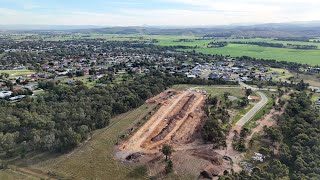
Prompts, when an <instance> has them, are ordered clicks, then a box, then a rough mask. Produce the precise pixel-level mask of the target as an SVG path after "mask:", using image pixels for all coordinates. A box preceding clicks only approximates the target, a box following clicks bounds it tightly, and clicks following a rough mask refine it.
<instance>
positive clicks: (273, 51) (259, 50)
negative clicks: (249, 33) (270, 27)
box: [157, 36, 320, 65]
mask: <svg viewBox="0 0 320 180" xmlns="http://www.w3.org/2000/svg"><path fill="white" fill-rule="evenodd" d="M194 38H195V37H193V36H190V39H194ZM211 41H213V40H193V41H192V42H176V41H174V40H170V39H159V42H158V43H157V45H160V46H190V47H192V48H190V49H189V50H188V51H192V50H195V51H196V52H200V53H205V54H222V55H230V56H234V57H239V56H251V57H255V58H262V59H275V60H279V61H289V62H296V63H302V64H310V65H319V64H320V59H319V57H320V50H319V47H320V46H319V43H313V42H299V41H277V40H273V39H262V38H252V39H226V40H220V41H227V42H232V41H242V42H268V43H282V44H288V43H290V44H297V45H316V46H318V49H313V50H302V49H290V48H274V47H261V46H257V45H249V44H232V43H230V44H228V45H227V46H225V47H220V48H207V44H208V43H209V42H211ZM195 46H197V48H196V49H193V48H194V47H195Z"/></svg>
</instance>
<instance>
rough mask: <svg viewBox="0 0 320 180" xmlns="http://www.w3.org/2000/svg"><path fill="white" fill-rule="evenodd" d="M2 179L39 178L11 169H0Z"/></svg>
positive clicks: (32, 179) (30, 179) (35, 179)
mask: <svg viewBox="0 0 320 180" xmlns="http://www.w3.org/2000/svg"><path fill="white" fill-rule="evenodd" d="M0 179H3V180H38V178H34V177H32V176H29V175H26V174H22V173H19V172H16V171H12V170H11V169H6V170H0Z"/></svg>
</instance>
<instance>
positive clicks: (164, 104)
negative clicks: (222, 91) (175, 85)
mask: <svg viewBox="0 0 320 180" xmlns="http://www.w3.org/2000/svg"><path fill="white" fill-rule="evenodd" d="M205 99H206V96H205V94H204V93H201V92H199V91H198V92H196V91H175V90H168V91H165V92H163V93H161V94H159V95H158V96H156V97H153V98H151V99H149V100H147V103H157V104H161V107H160V108H159V110H158V111H157V112H156V113H155V114H153V116H152V117H151V118H150V119H149V120H148V121H147V122H146V123H145V124H144V125H143V126H142V127H141V128H140V129H139V130H138V131H136V132H135V133H134V134H133V135H132V136H131V137H130V138H129V139H128V140H127V141H125V142H124V143H123V144H122V145H121V146H120V147H119V151H118V152H117V154H116V155H117V157H118V158H119V159H125V158H127V159H129V158H128V156H130V155H131V154H134V153H141V154H154V153H158V152H159V149H161V148H162V145H163V144H165V143H168V144H172V145H176V146H179V145H183V144H186V143H188V142H190V141H192V139H193V137H194V135H195V134H196V133H197V132H198V131H199V128H200V125H201V123H202V122H201V121H202V120H203V119H204V118H203V116H204V113H203V111H202V107H203V105H204V102H205Z"/></svg>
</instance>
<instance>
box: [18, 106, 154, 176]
mask: <svg viewBox="0 0 320 180" xmlns="http://www.w3.org/2000/svg"><path fill="white" fill-rule="evenodd" d="M154 108H156V104H145V105H142V106H141V107H139V108H137V109H135V110H133V111H130V112H128V113H125V114H122V115H119V116H117V117H115V118H113V119H112V121H111V123H110V125H109V126H108V127H107V128H105V129H101V130H98V131H96V132H95V133H94V136H93V137H92V138H91V140H89V141H88V142H87V143H85V144H84V145H82V146H81V147H79V148H77V149H76V150H74V151H73V152H71V153H69V154H65V155H62V156H60V157H52V158H50V156H48V155H46V156H45V159H41V160H40V161H39V160H38V161H37V162H35V161H32V159H31V158H30V159H29V160H27V159H28V158H27V159H26V160H24V162H21V165H26V166H28V165H30V166H29V167H30V168H32V169H38V170H41V171H43V172H50V173H54V174H58V175H59V176H62V177H65V178H70V179H128V174H129V173H131V174H130V175H132V173H135V172H139V171H137V170H135V168H136V166H129V165H125V164H122V163H120V162H118V161H117V160H115V159H114V157H113V154H114V148H115V144H116V143H117V142H118V140H119V136H120V135H121V134H122V133H123V132H124V131H125V130H126V129H127V128H128V127H129V126H130V125H133V124H135V122H137V121H140V120H141V119H142V118H143V117H145V116H146V115H147V114H148V113H149V112H150V111H152V110H153V109H154ZM135 176H136V177H139V178H138V179H145V175H144V174H135Z"/></svg>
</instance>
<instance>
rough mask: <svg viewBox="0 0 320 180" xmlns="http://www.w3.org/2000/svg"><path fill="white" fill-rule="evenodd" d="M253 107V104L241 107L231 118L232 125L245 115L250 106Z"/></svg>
mask: <svg viewBox="0 0 320 180" xmlns="http://www.w3.org/2000/svg"><path fill="white" fill-rule="evenodd" d="M253 107H254V105H253V104H250V105H249V106H248V107H247V108H246V109H241V110H240V111H239V112H238V113H237V115H236V116H235V117H234V118H233V120H232V123H231V124H232V125H233V126H234V125H235V124H236V123H237V122H238V121H239V120H240V119H241V118H242V117H243V116H244V115H246V114H247V113H248V112H249V111H250V110H251V109H252V108H253Z"/></svg>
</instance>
